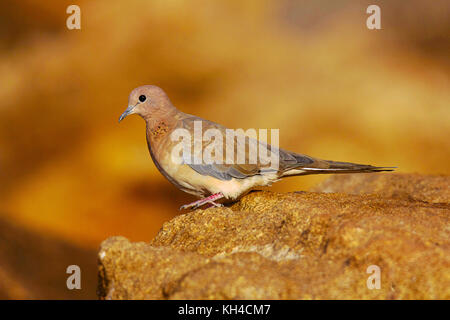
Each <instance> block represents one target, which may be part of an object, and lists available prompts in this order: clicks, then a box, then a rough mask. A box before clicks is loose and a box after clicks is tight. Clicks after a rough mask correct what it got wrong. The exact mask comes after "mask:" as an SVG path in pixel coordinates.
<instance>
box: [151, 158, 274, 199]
mask: <svg viewBox="0 0 450 320" xmlns="http://www.w3.org/2000/svg"><path fill="white" fill-rule="evenodd" d="M160 164H161V167H162V168H163V169H164V171H165V173H166V174H167V175H169V177H167V178H168V179H169V180H171V181H172V182H173V183H174V184H175V185H176V186H177V187H178V188H179V189H181V190H183V191H185V192H187V193H190V194H193V195H196V196H198V197H207V196H209V195H211V194H215V193H219V192H220V193H222V194H223V195H224V196H225V198H227V199H230V200H235V199H237V198H239V197H240V196H242V195H244V194H246V193H247V192H249V191H250V190H251V189H252V188H254V187H257V186H266V185H270V184H271V183H273V182H274V181H277V180H278V179H277V176H276V174H264V175H255V176H251V177H247V178H245V179H234V178H233V179H231V180H220V179H217V178H214V177H211V176H207V175H202V174H200V173H198V172H196V171H195V170H193V169H192V168H191V167H189V166H188V165H186V164H181V165H180V164H176V163H173V162H172V161H171V158H170V157H165V158H164V159H161V161H160Z"/></svg>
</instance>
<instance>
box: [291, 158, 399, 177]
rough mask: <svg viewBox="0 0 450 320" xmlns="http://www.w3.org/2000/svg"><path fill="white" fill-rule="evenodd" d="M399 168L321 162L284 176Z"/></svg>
mask: <svg viewBox="0 0 450 320" xmlns="http://www.w3.org/2000/svg"><path fill="white" fill-rule="evenodd" d="M395 168H397V167H375V166H371V165H366V164H358V163H351V162H339V161H330V160H319V161H318V162H315V163H313V164H312V165H311V166H303V167H299V168H293V169H291V170H288V171H286V172H284V173H283V176H297V175H307V174H330V173H365V172H366V173H369V172H381V171H393V170H394V169H395Z"/></svg>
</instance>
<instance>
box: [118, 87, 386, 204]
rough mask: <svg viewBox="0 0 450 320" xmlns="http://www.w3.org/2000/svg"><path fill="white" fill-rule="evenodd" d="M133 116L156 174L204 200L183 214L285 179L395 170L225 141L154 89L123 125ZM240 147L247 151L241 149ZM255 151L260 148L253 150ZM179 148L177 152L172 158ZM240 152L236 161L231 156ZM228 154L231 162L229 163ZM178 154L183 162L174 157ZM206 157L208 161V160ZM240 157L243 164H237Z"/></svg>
mask: <svg viewBox="0 0 450 320" xmlns="http://www.w3.org/2000/svg"><path fill="white" fill-rule="evenodd" d="M130 114H138V115H140V116H141V117H142V118H143V119H144V120H145V122H146V125H147V130H146V131H147V145H148V149H149V151H150V155H151V157H152V159H153V162H154V163H155V165H156V167H157V168H158V170H159V171H160V172H161V173H162V174H163V175H164V176H165V177H166V178H167V179H168V180H169V181H170V182H172V183H173V184H174V185H175V186H177V187H178V188H179V189H181V190H183V191H185V192H187V193H190V194H193V195H195V196H197V197H200V198H202V199H200V200H198V201H195V202H193V203H190V204H187V205H184V206H182V207H181V208H180V209H186V208H191V207H192V208H198V207H200V206H202V205H204V204H210V205H214V206H220V205H221V204H220V203H216V201H217V200H221V201H222V202H223V201H234V200H236V199H238V198H239V197H241V196H242V195H244V194H246V193H248V192H249V191H250V190H252V189H253V188H255V187H258V186H267V185H271V184H272V183H273V182H275V181H278V180H280V179H281V178H283V177H289V176H299V175H307V174H323V173H357V172H379V171H392V170H393V167H374V166H370V165H362V164H355V163H349V162H337V161H328V160H321V159H317V158H313V157H310V156H306V155H302V154H298V153H295V152H291V151H287V150H283V149H280V148H277V147H274V146H273V145H272V146H271V145H270V144H268V143H265V142H262V141H259V140H257V139H255V138H254V137H249V136H248V135H244V139H243V140H240V138H242V137H243V135H242V134H235V135H234V136H232V138H231V139H224V140H226V141H222V139H218V138H217V137H219V136H222V137H227V138H228V136H227V134H229V132H230V130H229V129H227V128H225V127H223V126H221V125H220V124H217V123H214V122H211V121H208V120H204V119H202V118H199V117H196V116H193V115H190V114H186V113H183V112H181V111H179V110H178V109H177V108H175V107H174V106H173V104H172V103H171V101H170V100H169V98H168V97H167V95H166V93H165V92H164V91H163V90H162V89H161V88H159V87H156V86H153V85H146V86H141V87H138V88H136V89H134V90H133V91H132V92H131V93H130V96H129V98H128V108H127V109H126V110H125V112H124V113H122V115H121V116H120V118H119V122H120V121H121V120H122V119H124V118H125V117H126V116H128V115H130ZM198 128H201V129H202V130H203V131H202V132H201V135H200V138H199V136H198V135H196V133H195V131H196V129H198ZM203 132H205V135H206V132H209V133H211V132H212V133H213V136H214V139H212V138H211V137H209V139H208V137H206V139H205V135H204V134H203ZM192 136H194V138H193V139H191V140H192V141H190V140H189V141H188V142H187V143H186V141H184V142H183V144H182V146H181V147H180V137H184V138H189V137H191V138H192ZM210 136H211V135H210ZM199 139H200V140H202V141H198V140H199ZM199 142H200V144H199ZM239 143H241V145H240V146H241V147H242V146H245V148H240V149H239V148H238V147H239ZM199 146H200V147H199ZM255 146H257V148H253V147H255ZM185 147H186V148H185ZM175 148H177V150H176V151H177V152H174V151H175ZM180 150H181V151H182V152H180ZM211 150H212V151H211ZM239 150H240V151H239ZM255 150H258V151H259V152H261V151H263V152H262V153H259V154H258V155H261V154H265V155H266V156H267V155H270V156H271V158H270V159H274V160H275V161H273V162H270V161H267V159H265V161H262V160H261V159H260V158H258V157H257V156H256V158H257V159H256V160H255V157H254V155H252V154H251V152H253V153H254V151H255ZM205 151H207V152H206V153H204V152H205ZM236 151H237V154H236V157H235V156H234V153H233V152H236ZM227 153H230V154H231V155H232V156H230V158H227V159H225V157H228V154H227ZM177 154H179V155H180V156H179V157H176V156H174V155H177ZM181 154H182V156H181ZM202 155H203V157H202ZM205 155H209V158H208V159H205V158H206V157H205ZM274 155H276V157H275V158H273V156H274ZM239 157H240V161H237V160H236V158H238V159H239ZM274 163H276V166H274Z"/></svg>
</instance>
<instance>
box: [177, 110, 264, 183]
mask: <svg viewBox="0 0 450 320" xmlns="http://www.w3.org/2000/svg"><path fill="white" fill-rule="evenodd" d="M196 122H197V126H198V124H199V123H201V130H202V131H201V135H200V136H196V135H195V134H194V126H195V123H196ZM181 126H182V127H183V128H185V129H187V130H188V131H189V132H190V133H191V137H192V143H191V150H192V151H193V152H192V153H193V157H192V159H191V161H190V163H188V165H189V166H190V167H191V168H192V169H193V170H195V171H196V172H198V173H200V174H202V175H208V176H212V177H214V178H217V179H220V180H231V179H232V178H236V179H244V178H246V177H250V176H254V175H257V174H260V173H261V171H264V170H270V164H263V163H261V161H259V159H256V160H257V161H250V160H251V159H250V158H251V157H250V154H249V150H250V147H249V145H251V144H252V143H253V145H255V144H260V142H259V141H258V140H254V139H252V138H250V137H248V136H242V135H235V136H233V137H232V138H229V139H226V137H227V128H225V127H223V126H222V125H220V124H218V123H215V122H211V121H208V120H204V119H201V118H199V117H195V116H188V117H186V118H184V119H182V120H181ZM208 131H209V133H210V134H211V139H209V140H206V141H205V140H204V139H203V138H204V136H205V135H208V133H207V132H208ZM214 134H218V135H219V136H220V139H217V136H214ZM228 134H229V132H228ZM199 139H201V140H202V141H199ZM239 139H240V143H242V144H244V145H245V151H244V152H240V156H241V159H240V160H241V161H237V160H238V153H239V150H238V146H240V144H239V143H238V140H239ZM194 141H196V142H197V143H200V142H201V146H202V148H201V153H200V152H198V151H199V150H196V148H195V145H194V143H195V142H194ZM199 145H200V144H199ZM227 150H228V151H231V150H233V152H234V157H233V159H232V158H230V159H229V160H230V161H227V159H226V157H227ZM240 150H244V148H242V147H241V148H240ZM208 155H209V156H210V157H209V159H211V160H212V161H211V160H210V161H208V160H207V159H206V156H208ZM257 158H258V157H257Z"/></svg>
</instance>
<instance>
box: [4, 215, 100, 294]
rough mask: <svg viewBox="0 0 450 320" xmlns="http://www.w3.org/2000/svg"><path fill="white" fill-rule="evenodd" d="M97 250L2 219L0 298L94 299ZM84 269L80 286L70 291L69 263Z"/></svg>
mask: <svg viewBox="0 0 450 320" xmlns="http://www.w3.org/2000/svg"><path fill="white" fill-rule="evenodd" d="M96 262H97V259H96V252H95V251H94V250H87V249H81V248H77V247H75V246H73V245H71V244H69V243H67V242H65V241H61V240H58V239H55V238H52V237H48V236H44V235H39V234H35V233H33V232H30V231H27V230H25V229H23V228H20V227H19V226H16V225H13V224H11V223H9V222H7V221H5V220H4V219H0V299H95V298H96V295H95V292H96V284H97V277H96V275H95V272H96V267H97V266H96ZM73 264H76V265H78V266H79V267H80V270H81V289H80V290H77V289H73V290H69V289H68V288H67V286H66V280H67V278H68V277H69V276H70V274H67V273H66V269H67V267H68V266H70V265H73Z"/></svg>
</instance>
